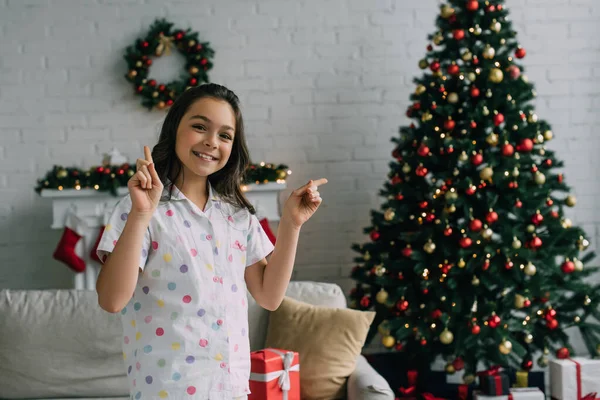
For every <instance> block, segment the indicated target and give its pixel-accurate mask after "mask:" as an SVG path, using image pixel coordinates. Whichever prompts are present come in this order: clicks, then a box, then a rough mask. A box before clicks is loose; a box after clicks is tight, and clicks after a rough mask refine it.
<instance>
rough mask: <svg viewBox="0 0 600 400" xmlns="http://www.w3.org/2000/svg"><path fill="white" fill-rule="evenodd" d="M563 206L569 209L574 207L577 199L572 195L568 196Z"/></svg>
mask: <svg viewBox="0 0 600 400" xmlns="http://www.w3.org/2000/svg"><path fill="white" fill-rule="evenodd" d="M565 204H566V205H567V206H569V207H575V204H577V199H576V198H575V196H573V195H568V196H567V198H566V199H565Z"/></svg>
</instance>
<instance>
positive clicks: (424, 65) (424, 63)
mask: <svg viewBox="0 0 600 400" xmlns="http://www.w3.org/2000/svg"><path fill="white" fill-rule="evenodd" d="M427 67H429V63H428V62H427V60H419V68H421V69H425V68H427Z"/></svg>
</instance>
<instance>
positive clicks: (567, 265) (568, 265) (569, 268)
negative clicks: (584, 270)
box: [560, 261, 575, 274]
mask: <svg viewBox="0 0 600 400" xmlns="http://www.w3.org/2000/svg"><path fill="white" fill-rule="evenodd" d="M560 269H561V270H562V272H564V273H565V274H572V273H573V272H575V263H573V261H565V262H564V263H562V265H561V266H560Z"/></svg>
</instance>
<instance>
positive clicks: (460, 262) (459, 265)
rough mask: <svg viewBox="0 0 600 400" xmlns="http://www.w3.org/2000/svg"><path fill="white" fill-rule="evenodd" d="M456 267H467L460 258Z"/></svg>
mask: <svg viewBox="0 0 600 400" xmlns="http://www.w3.org/2000/svg"><path fill="white" fill-rule="evenodd" d="M456 265H457V266H458V268H464V267H465V265H467V263H465V260H463V259H462V258H461V259H460V260H458V263H457V264H456Z"/></svg>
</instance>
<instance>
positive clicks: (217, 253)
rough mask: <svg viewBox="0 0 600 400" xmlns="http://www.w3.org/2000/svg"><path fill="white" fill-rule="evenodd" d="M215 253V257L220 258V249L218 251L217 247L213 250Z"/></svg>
mask: <svg viewBox="0 0 600 400" xmlns="http://www.w3.org/2000/svg"><path fill="white" fill-rule="evenodd" d="M213 252H214V253H215V256H218V255H219V249H218V248H216V247H215V248H214V249H213Z"/></svg>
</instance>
